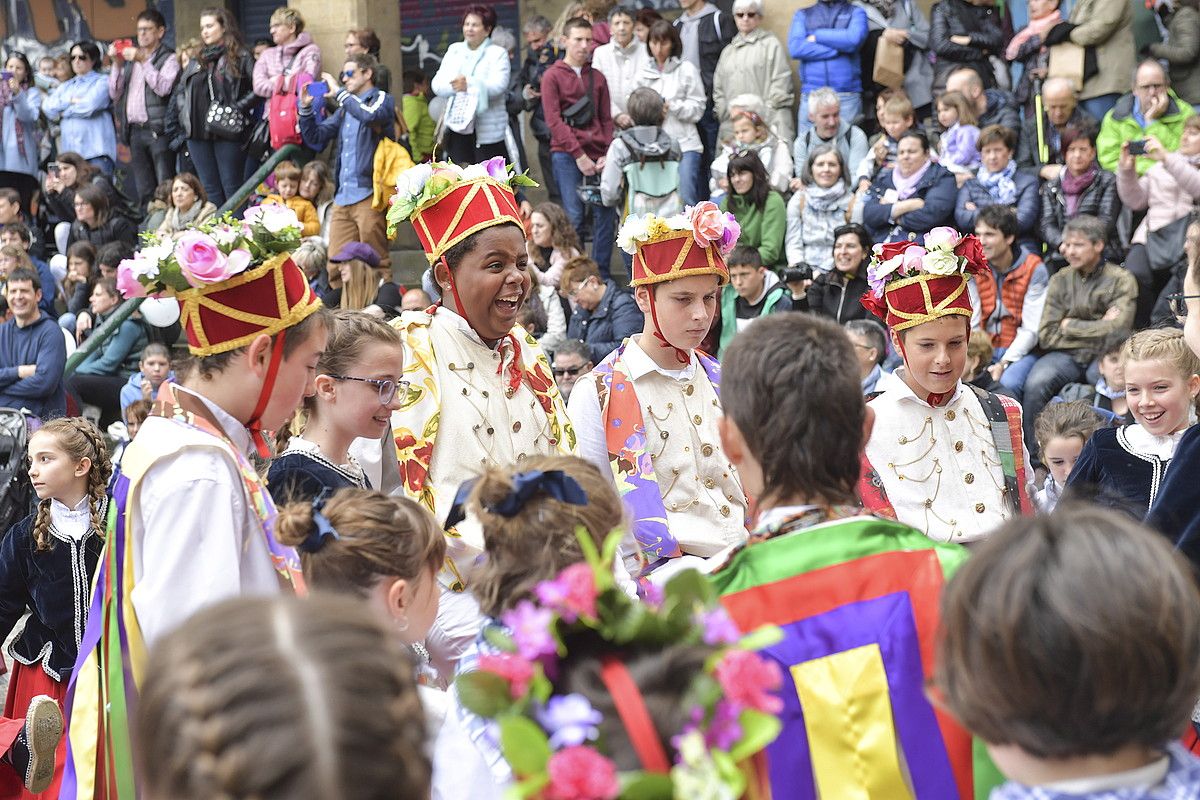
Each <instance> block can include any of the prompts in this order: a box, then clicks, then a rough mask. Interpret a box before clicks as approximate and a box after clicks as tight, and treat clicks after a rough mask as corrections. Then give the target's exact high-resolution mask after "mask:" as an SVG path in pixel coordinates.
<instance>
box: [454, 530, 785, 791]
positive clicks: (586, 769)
mask: <svg viewBox="0 0 1200 800" xmlns="http://www.w3.org/2000/svg"><path fill="white" fill-rule="evenodd" d="M577 535H578V537H579V542H580V545H581V547H582V548H583V551H584V554H585V556H586V558H587V561H586V562H585V563H579V564H573V565H571V566H569V567H567V568H566V569H564V570H563V571H562V572H561V573H559V575H558V577H557V578H555V579H554V580H550V581H544V582H542V583H541V584H539V585H538V586H537V588H536V590H535V594H536V596H537V598H538V602H536V603H535V602H533V601H531V600H522V601H521V602H520V603H519V604H518V605H517V606H516V608H514V609H512V610H511V611H509V612H506V613H505V614H504V615H503V616H502V617H501V621H502V622H504V624H505V625H506V626H507V627H508V628H509V630H511V631H512V633H511V635H509V634H507V633H504V632H502V631H501V630H500V629H499V628H496V627H491V628H488V629H486V630H485V634H484V635H485V637H486V638H487V639H488V641H489V643H490V644H491V645H492V646H493V647H494V648H496V649H498V650H500V651H501V653H500V654H498V655H484V656H482V657H481V658H480V660H479V668H478V670H476V671H474V672H468V673H464V674H462V675H459V677H458V678H457V679H456V681H455V684H456V688H457V690H458V695H459V700H460V702H461V703H462V704H463V706H464V707H466V708H467V709H468V710H470V711H472V712H474V713H475V714H477V715H479V716H480V717H483V718H485V719H490V720H493V721H494V727H495V730H496V731H497V732H498V740H499V743H500V749H501V751H502V753H503V754H504V757H505V759H506V760H507V761H508V763H509V765H510V766H511V767H512V770H513V773H514V775H515V776H516V779H517V783H516V785H515V786H514V788H513V790H512V793H511V795H510V796H511V797H517V798H533V799H534V800H558V798H570V799H571V800H618V799H619V798H621V799H628V800H633V799H634V798H636V799H637V800H673V799H674V798H679V797H719V798H730V800H732V798H736V797H740V796H742V794H743V793H744V792H745V790H746V777H745V775H744V774H743V773H742V771H741V770H740V769H739V766H738V764H739V763H740V762H742V761H744V760H745V759H747V758H749V757H751V756H753V755H754V754H755V753H757V752H759V751H760V750H762V749H763V748H764V747H766V746H767V745H768V744H770V743H771V742H772V741H773V740H774V739H775V737H776V736H777V735H778V734H779V731H780V728H781V725H780V722H779V720H778V719H777V718H776V716H775V715H776V714H778V713H779V711H780V710H781V709H782V706H783V702H782V700H781V699H780V698H779V697H777V696H775V695H774V694H772V692H774V691H775V690H778V689H779V687H780V685H781V683H782V677H781V675H780V672H779V668H778V666H777V665H776V664H775V663H774V662H772V661H768V660H767V659H764V658H762V657H761V656H759V655H758V654H757V653H756V652H754V650H758V649H761V648H763V647H766V646H768V645H770V644H772V643H774V642H776V641H778V640H779V638H780V631H779V630H778V628H763V629H760V630H758V631H756V632H754V633H752V634H749V635H747V636H744V637H743V636H742V635H741V634H740V632H739V631H738V629H737V627H736V625H735V624H734V623H733V621H732V620H731V619H730V618H729V616H728V615H727V614H726V613H725V611H724V609H722V608H721V607H720V606H719V605H717V597H716V591H715V590H714V589H713V587H712V586H711V584H709V582H708V581H707V580H706V579H705V577H704V576H703V575H701V574H700V573H698V572H696V571H695V570H686V571H683V572H681V573H679V574H678V575H676V576H675V577H674V578H672V579H671V581H670V582H668V583H667V585H666V587H665V588H664V589H662V590H659V591H657V592H655V593H654V594H653V595H651V596H649V597H647V598H646V602H644V603H643V602H639V601H637V600H636V599H634V598H631V597H629V596H628V595H627V594H626V593H625V592H624V591H623V590H622V589H621V588H619V587H618V586H617V585H616V583H615V581H614V579H613V575H612V567H611V565H612V563H613V558H614V555H615V553H616V550H617V545H618V544H619V542H620V535H619V534H614V535H613V536H610V537H609V539H608V540H607V541H606V542H605V545H604V548H603V552H602V553H597V551H596V547H595V545H594V544H593V542H592V540H591V539H590V538H589V537H588V536H587V534H586V533H584V532H582V531H579V532H577ZM580 635H589V636H593V637H596V638H599V639H600V640H602V641H604V642H607V643H609V644H611V645H612V647H611V649H612V650H613V651H618V652H619V651H620V650H622V649H625V648H631V649H632V648H649V649H656V650H661V649H665V648H668V647H672V646H678V645H709V646H713V647H715V648H717V649H716V650H715V651H714V652H713V654H712V655H711V656H710V657H709V658H708V659H707V660H706V662H705V666H704V669H703V671H702V672H701V673H700V674H699V675H697V676H695V678H694V679H693V680H692V682H691V684H690V686H688V687H687V688H686V690H685V691H684V692H683V693H682V699H683V702H684V703H685V704H688V706H689V708H690V713H689V715H688V718H689V722H688V723H687V724H686V726H685V727H684V729H683V730H681V731H678V732H675V735H674V736H672V738H671V739H670V743H671V749H672V750H673V751H674V758H673V759H668V756H667V753H666V752H665V751H664V748H663V747H662V742H661V737H660V734H659V732H658V731H657V730H656V729H655V728H654V724H653V722H652V720H651V719H650V716H649V712H648V711H647V709H646V706H645V702H644V700H643V698H642V696H641V693H640V692H639V691H638V688H637V686H636V684H635V683H634V682H633V679H632V678H631V677H630V675H629V672H628V670H627V669H626V668H625V666H624V664H623V663H622V662H621V660H620V657H619V656H618V655H616V654H615V653H612V654H609V655H607V656H604V657H602V659H601V662H602V666H601V670H600V674H601V679H602V680H603V682H604V684H605V688H606V689H607V690H608V691H609V693H610V694H611V696H612V699H613V702H614V705H615V706H616V709H617V712H618V715H619V717H620V720H621V723H622V725H623V726H624V729H625V731H626V733H627V734H628V736H629V739H630V743H631V744H632V745H633V748H634V751H635V752H636V753H637V755H638V757H639V759H640V761H641V763H642V766H643V769H641V770H637V771H625V772H618V770H617V767H616V764H615V763H614V762H613V761H612V760H611V759H610V758H609V757H608V756H606V755H604V753H603V751H604V748H605V743H604V742H603V741H602V737H601V734H600V730H599V726H600V724H601V722H602V721H603V716H602V715H601V714H600V712H598V711H596V710H595V709H594V708H593V707H592V705H591V703H590V702H589V701H588V700H587V698H585V697H584V696H583V695H580V694H568V695H555V694H554V690H553V686H552V683H551V678H550V677H548V676H553V675H555V674H556V673H557V671H558V669H559V664H560V661H561V660H562V659H563V658H565V657H566V656H567V655H568V654H567V648H566V645H565V644H564V642H566V641H570V640H572V639H573V637H577V636H580ZM672 762H673V763H672Z"/></svg>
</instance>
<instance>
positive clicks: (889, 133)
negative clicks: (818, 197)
mask: <svg viewBox="0 0 1200 800" xmlns="http://www.w3.org/2000/svg"><path fill="white" fill-rule="evenodd" d="M916 124H917V119H916V112H915V111H914V110H913V104H912V101H911V100H909V99H908V96H907V95H905V94H903V93H899V94H896V95H894V96H892V97H891V98H889V99H888V101H887V102H886V103H884V104H883V111H882V112H881V113H880V115H879V127H880V128H882V130H881V131H880V133H879V135H878V136H876V137H875V141H873V142H871V149H870V151H869V152H868V153H867V156H866V158H864V159H863V160H862V161H860V162H859V163H858V164H857V165H855V170H854V180H855V181H857V183H858V191H859V193H860V194H861V193H863V192H865V191H866V190H867V189H868V188H870V186H871V181H873V180H875V176H876V175H878V174H879V173H880V172H882V171H883V170H885V169H891V168H892V167H894V166H896V149H897V148H898V147H899V146H900V137H901V136H903V135H904V134H905V133H906V132H907V131H910V130H912V129H913V128H914V127H916Z"/></svg>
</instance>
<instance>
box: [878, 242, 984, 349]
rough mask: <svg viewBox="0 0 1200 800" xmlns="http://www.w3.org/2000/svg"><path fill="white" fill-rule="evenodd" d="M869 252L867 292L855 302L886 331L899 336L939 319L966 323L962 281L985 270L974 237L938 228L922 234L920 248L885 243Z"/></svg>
mask: <svg viewBox="0 0 1200 800" xmlns="http://www.w3.org/2000/svg"><path fill="white" fill-rule="evenodd" d="M871 253H872V255H871V263H870V264H869V265H868V266H867V284H868V286H869V290H868V291H867V293H866V294H864V295H863V296H862V301H861V302H862V305H863V308H865V309H867V310H868V311H870V312H871V313H872V314H874V315H875V316H877V317H879V319H881V320H883V321H884V322H886V323H887V326H888V327H889V328H891V329H892V330H894V331H902V330H906V329H908V328H912V327H915V326H917V325H921V324H923V323H925V322H930V321H932V320H935V319H940V318H942V317H945V316H964V317H967V318H968V319H970V317H971V314H972V308H971V299H970V294H969V293H968V292H967V282H968V281H969V280H970V277H971V276H972V275H975V274H977V273H979V272H982V271H984V270H987V269H988V263H987V259H986V258H985V257H984V255H983V248H982V247H981V246H980V244H979V240H978V239H976V238H975V236H974V235H971V234H968V235H966V236H963V235H962V234H960V233H959V232H958V231H956V230H954V229H953V228H950V227H946V226H943V227H940V228H934V229H933V230H931V231H930V232H929V233H927V234H925V239H924V246H921V245H920V244H918V243H917V242H916V241H911V240H910V241H903V242H889V243H888V244H877V245H875V247H873V248H872V250H871Z"/></svg>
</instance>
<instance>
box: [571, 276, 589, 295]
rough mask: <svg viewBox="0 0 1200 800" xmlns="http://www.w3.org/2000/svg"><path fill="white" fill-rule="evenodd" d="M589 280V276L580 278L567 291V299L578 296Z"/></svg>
mask: <svg viewBox="0 0 1200 800" xmlns="http://www.w3.org/2000/svg"><path fill="white" fill-rule="evenodd" d="M591 280H592V279H591V276H589V277H587V278H584V279H583V280H581V281H580V282H579V283H577V284H575V288H574V289H572V290H570V291H569V292H567V299H568V300H574V299H575V298H576V297H578V296H579V293H580V292H581V291H582V290H583V288H584V287H585V286H587V285H588V284H589V283H590V282H591Z"/></svg>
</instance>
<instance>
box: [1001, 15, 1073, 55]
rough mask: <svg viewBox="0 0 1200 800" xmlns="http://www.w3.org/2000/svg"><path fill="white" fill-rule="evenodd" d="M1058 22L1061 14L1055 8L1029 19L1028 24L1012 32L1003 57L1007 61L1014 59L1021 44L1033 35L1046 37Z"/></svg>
mask: <svg viewBox="0 0 1200 800" xmlns="http://www.w3.org/2000/svg"><path fill="white" fill-rule="evenodd" d="M1060 22H1062V14H1061V13H1060V12H1059V11H1058V9H1055V10H1054V13H1053V14H1051V15H1049V16H1046V17H1042V18H1041V19H1031V20H1029V24H1028V25H1026V26H1025V27H1024V28H1021V30H1019V31H1017V32H1016V33H1014V34H1013V38H1012V41H1010V42H1009V43H1008V48H1007V49H1005V51H1004V57H1005V58H1006V59H1008V60H1009V61H1014V60H1016V58H1017V51H1018V50H1020V49H1021V45H1023V44H1025V42H1027V41H1029V40H1030V39H1032V38H1033V37H1035V36H1036V37H1038V38H1039V39H1044V38H1046V34H1047V33H1049V32H1050V29H1051V28H1053V27H1054V26H1055V25H1057V24H1058V23H1060Z"/></svg>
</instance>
